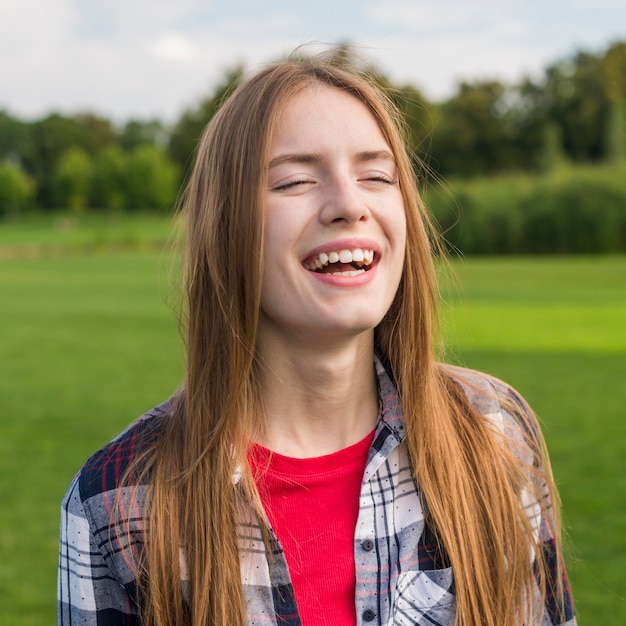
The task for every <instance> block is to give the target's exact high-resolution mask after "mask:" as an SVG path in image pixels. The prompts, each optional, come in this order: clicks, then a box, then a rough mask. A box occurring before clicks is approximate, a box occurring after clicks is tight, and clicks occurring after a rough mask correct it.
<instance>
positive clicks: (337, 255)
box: [304, 248, 374, 270]
mask: <svg viewBox="0 0 626 626" xmlns="http://www.w3.org/2000/svg"><path fill="white" fill-rule="evenodd" d="M373 260H374V251H373V250H367V249H365V250H364V249H363V248H354V249H353V250H349V249H347V248H346V249H343V250H333V251H331V252H320V253H319V254H318V255H317V256H316V257H312V258H310V259H308V262H307V263H305V264H304V267H305V268H306V269H308V270H319V269H322V268H323V267H326V266H327V265H328V264H329V263H360V264H361V265H362V266H367V265H371V264H372V261H373Z"/></svg>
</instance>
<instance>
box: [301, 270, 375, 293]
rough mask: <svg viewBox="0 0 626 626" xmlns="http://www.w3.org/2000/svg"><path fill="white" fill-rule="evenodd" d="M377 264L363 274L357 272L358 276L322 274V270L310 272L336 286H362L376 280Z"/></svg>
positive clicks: (324, 281)
mask: <svg viewBox="0 0 626 626" xmlns="http://www.w3.org/2000/svg"><path fill="white" fill-rule="evenodd" d="M376 269H377V265H374V266H373V267H372V268H371V269H369V270H367V271H366V272H363V273H361V274H357V275H356V276H341V275H338V274H321V273H320V272H311V271H310V270H309V274H311V275H312V276H313V278H315V279H317V280H319V281H321V282H323V283H325V284H327V285H333V286H334V287H344V288H348V287H362V286H363V285H367V284H368V283H371V282H372V280H374V277H375V276H376Z"/></svg>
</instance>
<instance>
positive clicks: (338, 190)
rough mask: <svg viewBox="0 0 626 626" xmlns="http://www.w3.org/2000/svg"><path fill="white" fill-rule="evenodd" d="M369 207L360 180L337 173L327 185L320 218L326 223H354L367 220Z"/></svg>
mask: <svg viewBox="0 0 626 626" xmlns="http://www.w3.org/2000/svg"><path fill="white" fill-rule="evenodd" d="M369 214H370V211H369V208H368V205H367V202H366V200H365V197H364V196H363V192H362V191H361V190H360V189H359V186H358V182H357V181H356V180H352V179H351V177H350V176H342V175H337V176H334V177H333V178H332V180H331V181H330V182H329V184H327V185H326V189H325V194H324V198H323V201H322V207H321V210H320V220H321V221H322V222H323V223H325V224H333V223H334V224H352V223H355V222H359V221H366V220H367V219H368V218H369Z"/></svg>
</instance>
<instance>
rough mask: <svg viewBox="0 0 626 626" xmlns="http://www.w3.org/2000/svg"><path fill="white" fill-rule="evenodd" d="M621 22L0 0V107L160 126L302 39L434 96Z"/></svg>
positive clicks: (102, 0)
mask: <svg viewBox="0 0 626 626" xmlns="http://www.w3.org/2000/svg"><path fill="white" fill-rule="evenodd" d="M589 2H593V3H595V2H601V3H602V5H601V6H602V7H603V10H602V11H598V10H596V11H592V10H591V9H589ZM352 3H353V4H352ZM564 3H565V4H564ZM620 11H621V13H620ZM620 15H621V16H623V17H624V19H623V20H620V19H618V18H619V16H620ZM557 18H558V19H557ZM581 18H585V19H584V20H583V21H582V22H580V21H577V20H580V19H581ZM592 18H593V19H592ZM621 24H626V7H624V6H623V0H569V2H568V3H566V0H554V2H553V3H545V2H542V1H540V0H528V1H526V2H523V1H522V0H515V1H514V0H474V1H473V2H472V3H468V2H466V1H465V0H445V1H442V0H390V1H388V2H380V1H379V2H369V3H368V2H364V1H362V0H345V2H344V3H342V4H341V5H339V4H338V3H336V0H328V1H327V2H320V3H319V4H317V5H316V7H315V8H312V7H309V6H308V5H306V6H305V5H298V4H294V3H291V4H288V3H286V2H284V0H267V1H266V2H265V3H263V4H262V5H261V4H259V3H258V2H255V1H254V0H229V2H227V3H223V2H219V3H218V2H216V1H215V0H212V1H207V0H177V1H176V2H173V1H172V0H133V1H131V2H129V1H128V0H99V1H98V2H90V1H84V0H54V2H51V1H50V0H0V109H1V108H5V107H8V108H9V109H10V110H11V111H12V112H14V113H15V114H17V115H19V116H21V117H32V116H36V115H42V114H44V113H45V112H47V111H49V110H50V109H53V108H54V109H61V110H62V111H68V112H71V111H76V110H79V109H89V110H93V111H96V112H101V113H102V114H104V115H109V116H113V117H115V118H117V119H126V118H127V117H129V116H134V117H143V118H145V117H149V116H159V117H164V118H166V119H169V120H172V119H174V118H175V117H176V116H177V115H178V114H179V113H180V112H181V110H182V109H183V108H185V107H188V106H191V105H193V104H194V103H195V102H196V101H197V99H198V98H199V97H200V96H201V95H203V94H205V93H207V92H210V91H211V90H212V88H213V87H214V86H215V84H217V82H218V81H219V80H221V78H222V76H223V75H224V73H225V71H226V70H227V69H230V68H232V67H233V66H234V65H236V64H238V63H243V64H245V65H246V66H247V67H248V68H251V69H255V68H257V67H258V66H259V65H262V64H263V63H265V62H267V61H269V60H273V59H276V58H280V57H283V56H285V55H286V54H287V53H289V52H291V51H293V50H294V49H295V48H296V47H298V45H301V44H305V43H307V42H308V41H310V40H315V41H318V42H322V41H327V42H329V43H333V42H337V41H349V42H353V43H355V44H357V47H358V48H359V49H360V50H361V52H362V55H363V56H364V57H366V58H371V59H372V61H373V62H375V63H376V64H377V65H378V66H379V67H380V68H381V69H382V70H383V71H385V72H386V73H387V74H388V75H390V76H391V77H392V78H393V79H394V80H401V81H404V82H408V83H412V84H415V85H416V86H418V87H420V88H422V89H423V90H424V91H425V93H426V94H427V95H428V96H429V97H431V98H440V97H443V96H445V95H448V94H449V93H450V91H451V89H452V87H453V85H454V82H455V81H456V80H459V79H469V80H471V79H472V78H476V77H483V78H501V79H503V80H508V79H511V80H514V79H515V78H516V77H518V76H519V74H520V73H522V72H535V71H539V70H540V69H542V68H543V67H544V66H545V64H546V63H547V62H549V61H553V60H555V59H556V58H559V57H561V56H564V55H567V54H569V53H570V52H572V51H573V50H574V49H575V46H579V45H582V44H585V43H589V42H591V43H592V44H593V43H594V42H602V41H604V42H605V43H606V44H608V43H609V41H610V40H611V39H609V38H608V35H607V34H606V33H609V34H611V35H612V39H615V33H618V34H619V32H622V33H624V31H625V28H626V27H623V26H622V27H621V31H620V30H619V29H620V26H619V25H621ZM603 33H604V34H603ZM603 37H605V38H606V39H604V40H603ZM622 39H624V35H623V36H622ZM359 44H360V45H359ZM568 46H571V48H570V47H568Z"/></svg>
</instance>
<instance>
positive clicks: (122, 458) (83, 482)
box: [74, 398, 173, 502]
mask: <svg viewBox="0 0 626 626" xmlns="http://www.w3.org/2000/svg"><path fill="white" fill-rule="evenodd" d="M172 400H173V399H172V398H170V399H169V400H167V401H166V402H164V403H163V404H161V405H159V406H157V407H155V408H153V409H151V410H150V411H148V412H147V413H145V414H144V415H143V416H141V417H140V418H139V419H137V420H136V421H134V422H133V423H132V424H131V425H130V426H128V428H126V429H125V430H124V431H123V432H122V433H120V434H119V435H118V436H117V437H115V439H113V440H112V441H110V442H109V443H107V444H106V445H105V446H104V447H102V448H101V449H100V450H98V451H97V452H95V453H94V454H92V455H91V456H90V457H89V458H88V459H87V461H86V462H85V464H84V465H83V467H82V468H81V469H80V470H79V472H78V474H77V475H76V477H75V480H74V484H75V486H76V488H77V489H78V493H79V497H80V499H81V500H82V501H83V502H85V501H86V500H89V499H90V498H93V497H96V496H98V495H100V494H104V493H106V492H110V491H113V490H115V489H117V488H118V487H119V486H120V482H121V480H122V478H123V477H124V475H125V473H126V471H127V470H128V468H129V467H130V465H131V463H133V462H134V461H135V460H136V459H138V458H139V457H140V455H141V454H142V453H144V452H146V451H147V450H148V449H149V448H150V447H151V446H152V445H153V444H154V443H155V441H156V439H157V438H158V433H159V430H160V429H159V426H160V424H161V423H162V421H163V418H165V417H166V416H167V415H168V414H169V411H170V410H171V405H172Z"/></svg>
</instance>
